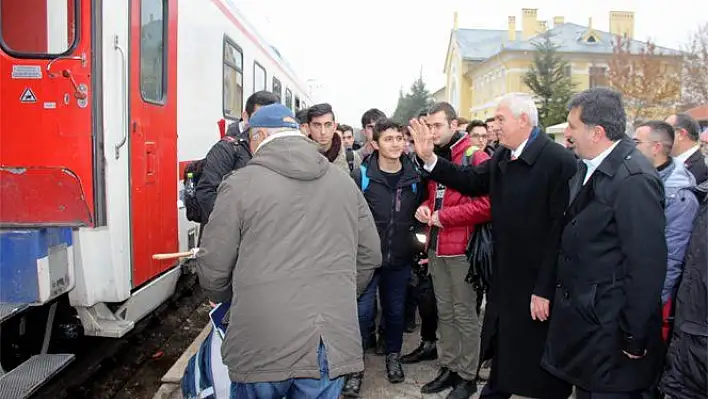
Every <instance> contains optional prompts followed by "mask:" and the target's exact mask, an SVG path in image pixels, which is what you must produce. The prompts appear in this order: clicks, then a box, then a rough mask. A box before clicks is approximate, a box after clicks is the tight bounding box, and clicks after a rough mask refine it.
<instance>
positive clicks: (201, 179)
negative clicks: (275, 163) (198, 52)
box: [184, 91, 279, 225]
mask: <svg viewBox="0 0 708 399" xmlns="http://www.w3.org/2000/svg"><path fill="white" fill-rule="evenodd" d="M277 102H279V101H278V97H276V96H275V94H273V93H271V92H268V91H259V92H256V93H253V95H251V97H249V98H248V100H246V110H245V112H244V115H243V124H244V128H241V127H240V126H239V125H240V123H232V124H231V125H230V126H229V128H228V130H227V131H226V136H224V138H222V139H221V140H219V141H218V142H217V143H216V144H214V145H213V146H212V147H211V149H210V150H209V153H207V156H206V158H204V159H202V160H199V161H196V162H193V163H192V164H191V165H189V166H188V167H187V169H186V170H185V182H186V181H187V176H186V175H187V174H188V173H192V182H193V184H194V186H195V187H196V189H195V192H194V195H189V193H187V194H186V195H185V199H184V203H185V207H186V208H187V218H188V219H189V220H191V221H193V222H198V223H201V224H202V225H204V224H206V223H207V222H208V221H209V215H210V214H211V210H212V208H213V207H214V201H216V192H217V189H218V188H219V184H221V181H222V180H223V179H224V176H226V175H227V174H229V173H231V172H232V171H234V170H237V169H240V168H242V167H244V166H246V164H247V163H248V161H250V160H251V150H250V149H249V147H248V119H249V118H250V117H251V116H253V113H254V112H256V111H257V110H258V109H259V108H260V107H263V106H266V105H270V104H275V103H277ZM241 130H243V131H241Z"/></svg>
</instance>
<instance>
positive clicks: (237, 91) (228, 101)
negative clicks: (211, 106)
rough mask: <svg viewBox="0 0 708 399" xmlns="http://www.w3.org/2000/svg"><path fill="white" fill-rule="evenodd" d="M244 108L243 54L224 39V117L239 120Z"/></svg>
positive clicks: (234, 45) (227, 39) (226, 38)
mask: <svg viewBox="0 0 708 399" xmlns="http://www.w3.org/2000/svg"><path fill="white" fill-rule="evenodd" d="M242 107H243V52H242V51H241V49H240V48H239V47H238V46H237V45H236V43H234V42H233V41H231V39H229V38H228V37H225V38H224V117H225V118H228V119H238V118H240V117H241V108H242Z"/></svg>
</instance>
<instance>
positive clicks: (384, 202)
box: [352, 151, 425, 266]
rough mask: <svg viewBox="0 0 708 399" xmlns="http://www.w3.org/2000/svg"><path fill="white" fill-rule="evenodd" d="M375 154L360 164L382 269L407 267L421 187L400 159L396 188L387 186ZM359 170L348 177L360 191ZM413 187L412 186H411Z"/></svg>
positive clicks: (411, 168) (412, 251) (408, 164)
mask: <svg viewBox="0 0 708 399" xmlns="http://www.w3.org/2000/svg"><path fill="white" fill-rule="evenodd" d="M378 160H379V155H378V152H377V151H375V152H374V153H372V154H371V155H370V156H368V157H367V158H366V159H365V160H364V161H363V163H362V167H363V169H365V170H366V176H367V178H368V180H369V182H368V186H367V187H366V190H365V191H364V198H366V202H367V203H368V204H369V209H371V213H372V215H373V216H374V222H375V223H376V229H377V230H378V232H379V237H380V238H381V255H382V257H383V266H410V265H412V263H413V256H414V255H415V252H416V248H415V243H416V241H415V226H416V225H417V220H416V219H415V211H416V209H418V206H419V205H420V204H421V203H422V202H423V200H424V199H425V193H424V191H425V186H424V185H423V184H422V183H421V179H420V176H419V174H418V171H417V169H416V167H415V165H414V163H413V162H412V161H411V160H410V158H409V157H407V156H405V155H404V156H401V162H402V163H403V174H402V176H401V177H400V180H399V181H398V187H389V185H388V182H387V180H386V178H385V177H384V176H383V175H382V173H381V170H380V169H379V163H378ZM361 172H362V168H359V169H354V170H353V171H352V178H354V181H355V182H356V183H357V185H358V186H359V188H362V180H365V179H362V173H361ZM414 186H415V187H414Z"/></svg>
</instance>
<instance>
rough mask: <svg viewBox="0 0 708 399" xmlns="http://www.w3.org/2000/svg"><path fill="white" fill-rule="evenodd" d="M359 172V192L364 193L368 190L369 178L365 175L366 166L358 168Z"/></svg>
mask: <svg viewBox="0 0 708 399" xmlns="http://www.w3.org/2000/svg"><path fill="white" fill-rule="evenodd" d="M359 171H360V173H361V191H362V192H366V189H367V188H369V176H367V175H366V165H361V166H359Z"/></svg>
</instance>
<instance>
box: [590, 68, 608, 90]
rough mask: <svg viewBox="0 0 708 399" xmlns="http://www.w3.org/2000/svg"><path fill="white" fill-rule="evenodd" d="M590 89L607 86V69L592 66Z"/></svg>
mask: <svg viewBox="0 0 708 399" xmlns="http://www.w3.org/2000/svg"><path fill="white" fill-rule="evenodd" d="M589 75H590V82H589V83H590V88H591V89H592V88H593V87H606V86H607V83H608V82H607V68H606V67H596V66H591V67H590V70H589Z"/></svg>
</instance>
